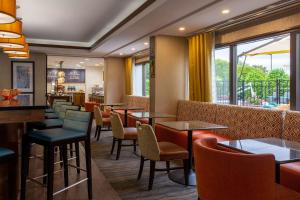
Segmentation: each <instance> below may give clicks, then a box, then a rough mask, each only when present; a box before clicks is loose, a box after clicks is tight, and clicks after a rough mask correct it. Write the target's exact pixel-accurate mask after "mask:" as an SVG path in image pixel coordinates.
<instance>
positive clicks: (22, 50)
mask: <svg viewBox="0 0 300 200" xmlns="http://www.w3.org/2000/svg"><path fill="white" fill-rule="evenodd" d="M3 52H4V53H7V54H21V55H22V54H28V53H29V47H28V44H25V47H24V48H3Z"/></svg>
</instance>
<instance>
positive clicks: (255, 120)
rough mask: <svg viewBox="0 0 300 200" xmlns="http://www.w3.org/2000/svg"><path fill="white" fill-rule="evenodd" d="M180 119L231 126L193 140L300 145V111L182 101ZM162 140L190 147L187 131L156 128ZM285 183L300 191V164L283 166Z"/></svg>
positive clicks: (208, 132) (197, 132)
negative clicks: (249, 140)
mask: <svg viewBox="0 0 300 200" xmlns="http://www.w3.org/2000/svg"><path fill="white" fill-rule="evenodd" d="M177 120H178V121H189V120H199V121H205V122H210V123H215V124H220V125H225V126H228V129H222V130H216V131H195V132H193V140H197V139H203V138H207V137H214V138H216V139H217V140H218V141H224V140H234V139H247V138H262V137H277V138H284V139H287V140H293V141H299V142H300V112H297V111H281V110H276V109H264V108H254V107H242V106H237V105H220V104H213V103H203V102H195V101H184V100H180V101H178V104H177ZM155 132H156V135H157V139H158V141H169V142H173V143H175V144H177V145H180V146H182V147H184V148H187V132H184V131H183V132H178V131H175V130H173V129H169V128H167V127H164V126H162V125H159V124H157V125H156V126H155ZM280 180H281V184H282V185H284V186H287V187H289V188H291V189H294V190H296V191H298V192H300V162H293V163H288V164H283V165H281V177H280Z"/></svg>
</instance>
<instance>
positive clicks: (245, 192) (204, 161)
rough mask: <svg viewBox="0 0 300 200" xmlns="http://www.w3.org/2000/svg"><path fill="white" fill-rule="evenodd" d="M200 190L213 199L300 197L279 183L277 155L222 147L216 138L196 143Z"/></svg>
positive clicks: (201, 194)
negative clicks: (249, 152) (277, 180)
mask: <svg viewBox="0 0 300 200" xmlns="http://www.w3.org/2000/svg"><path fill="white" fill-rule="evenodd" d="M194 155H195V169H196V178H197V190H198V194H199V197H200V199H209V200H219V199H222V200H232V199H240V200H263V199H264V200H281V199H285V200H287V199H289V200H292V199H294V200H296V199H299V198H300V194H298V193H296V192H294V191H291V190H289V189H287V188H285V187H283V186H280V185H277V184H276V183H275V158H274V156H273V155H271V154H261V155H249V154H244V153H233V152H228V151H226V150H225V149H224V148H222V149H220V148H219V147H218V145H217V140H216V139H215V138H206V139H203V140H197V141H196V142H195V143H194Z"/></svg>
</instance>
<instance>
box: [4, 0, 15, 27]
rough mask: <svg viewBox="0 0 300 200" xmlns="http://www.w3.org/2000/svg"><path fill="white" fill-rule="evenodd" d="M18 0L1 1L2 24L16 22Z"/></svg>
mask: <svg viewBox="0 0 300 200" xmlns="http://www.w3.org/2000/svg"><path fill="white" fill-rule="evenodd" d="M16 9H17V8H16V0H0V24H7V23H13V22H14V21H16Z"/></svg>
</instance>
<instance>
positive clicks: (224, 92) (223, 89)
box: [213, 47, 230, 104]
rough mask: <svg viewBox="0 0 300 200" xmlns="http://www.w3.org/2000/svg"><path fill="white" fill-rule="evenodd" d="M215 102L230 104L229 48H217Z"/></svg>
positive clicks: (214, 76)
mask: <svg viewBox="0 0 300 200" xmlns="http://www.w3.org/2000/svg"><path fill="white" fill-rule="evenodd" d="M213 78H214V92H213V95H214V96H213V97H214V102H216V103H222V104H229V95H230V92H229V48H228V47H226V48H222V49H216V50H215V70H214V75H213Z"/></svg>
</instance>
